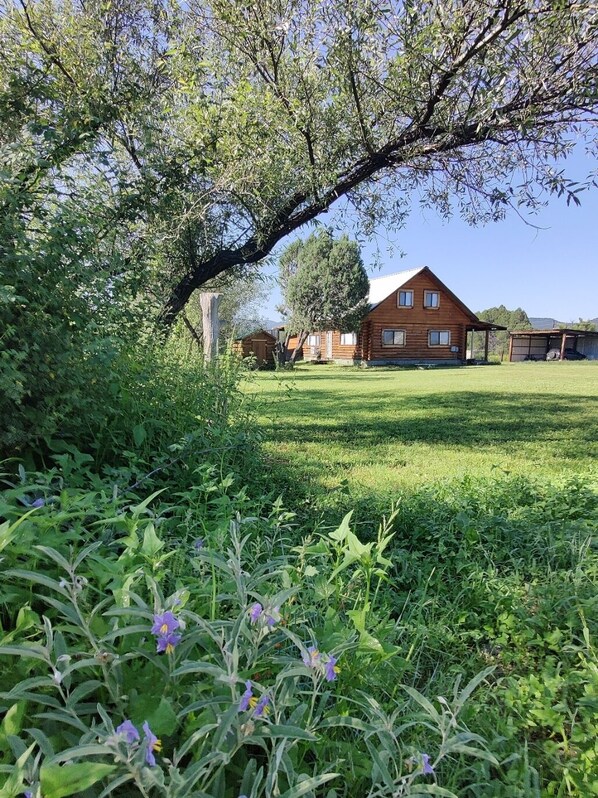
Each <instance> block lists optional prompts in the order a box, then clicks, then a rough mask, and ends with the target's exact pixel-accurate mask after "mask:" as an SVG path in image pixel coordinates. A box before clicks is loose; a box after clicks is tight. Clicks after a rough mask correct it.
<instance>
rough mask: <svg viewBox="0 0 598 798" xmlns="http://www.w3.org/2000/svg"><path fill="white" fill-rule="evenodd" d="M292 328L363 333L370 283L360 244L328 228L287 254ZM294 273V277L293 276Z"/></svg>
mask: <svg viewBox="0 0 598 798" xmlns="http://www.w3.org/2000/svg"><path fill="white" fill-rule="evenodd" d="M281 262H282V264H283V273H284V275H283V281H282V287H283V290H284V301H285V305H286V309H287V313H288V316H289V328H290V329H292V330H293V331H295V332H299V331H302V330H307V331H312V330H349V331H351V330H357V329H359V325H360V323H361V319H362V318H363V316H364V314H365V313H366V312H367V295H368V291H369V280H368V277H367V273H366V271H365V268H364V265H363V261H362V259H361V255H360V252H359V246H358V244H357V243H356V242H355V241H350V240H349V239H348V237H347V236H342V237H341V238H340V239H339V240H338V241H335V240H334V239H333V237H332V234H331V233H330V232H329V231H327V230H323V231H320V232H318V233H313V234H312V235H311V236H309V238H307V239H306V240H305V241H303V242H300V243H294V244H291V246H290V248H289V249H288V250H286V251H285V252H284V253H283V254H282V256H281ZM287 273H288V275H287Z"/></svg>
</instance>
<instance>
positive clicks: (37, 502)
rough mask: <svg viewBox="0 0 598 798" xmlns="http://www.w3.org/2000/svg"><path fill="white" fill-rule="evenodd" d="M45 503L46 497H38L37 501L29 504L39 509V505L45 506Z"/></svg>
mask: <svg viewBox="0 0 598 798" xmlns="http://www.w3.org/2000/svg"><path fill="white" fill-rule="evenodd" d="M45 503H46V500H45V499H36V500H35V501H33V502H31V504H30V505H29V506H30V507H35V508H36V509H37V508H38V507H43V506H44V505H45Z"/></svg>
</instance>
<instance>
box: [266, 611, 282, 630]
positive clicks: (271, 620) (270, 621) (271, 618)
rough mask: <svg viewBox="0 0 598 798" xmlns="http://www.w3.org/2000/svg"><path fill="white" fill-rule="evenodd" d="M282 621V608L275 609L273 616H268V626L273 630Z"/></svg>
mask: <svg viewBox="0 0 598 798" xmlns="http://www.w3.org/2000/svg"><path fill="white" fill-rule="evenodd" d="M279 621H280V607H274V608H273V609H272V613H271V614H266V625H267V626H269V627H270V628H272V627H273V626H276V624H277V623H279Z"/></svg>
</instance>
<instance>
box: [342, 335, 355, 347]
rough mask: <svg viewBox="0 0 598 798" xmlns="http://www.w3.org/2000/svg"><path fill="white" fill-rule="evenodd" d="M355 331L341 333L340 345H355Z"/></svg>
mask: <svg viewBox="0 0 598 798" xmlns="http://www.w3.org/2000/svg"><path fill="white" fill-rule="evenodd" d="M356 343H357V333H341V346H355V344H356Z"/></svg>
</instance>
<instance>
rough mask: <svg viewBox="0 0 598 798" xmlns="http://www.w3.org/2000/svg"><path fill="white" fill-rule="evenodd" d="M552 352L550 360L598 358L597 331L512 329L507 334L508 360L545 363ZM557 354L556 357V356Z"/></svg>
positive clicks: (557, 328)
mask: <svg viewBox="0 0 598 798" xmlns="http://www.w3.org/2000/svg"><path fill="white" fill-rule="evenodd" d="M548 352H554V353H555V356H554V360H575V359H577V358H579V357H587V358H588V359H589V360H596V359H598V332H595V331H592V330H574V329H569V328H565V327H563V328H559V327H556V328H553V329H550V330H514V331H513V332H512V333H510V340H509V360H511V361H520V360H546V355H547V354H548ZM557 353H558V354H557Z"/></svg>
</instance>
